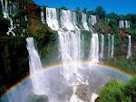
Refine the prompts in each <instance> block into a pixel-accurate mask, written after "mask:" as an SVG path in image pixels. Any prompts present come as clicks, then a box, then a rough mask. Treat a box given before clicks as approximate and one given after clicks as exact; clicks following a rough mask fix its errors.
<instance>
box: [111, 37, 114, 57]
mask: <svg viewBox="0 0 136 102" xmlns="http://www.w3.org/2000/svg"><path fill="white" fill-rule="evenodd" d="M113 57H114V35H111V58H113Z"/></svg>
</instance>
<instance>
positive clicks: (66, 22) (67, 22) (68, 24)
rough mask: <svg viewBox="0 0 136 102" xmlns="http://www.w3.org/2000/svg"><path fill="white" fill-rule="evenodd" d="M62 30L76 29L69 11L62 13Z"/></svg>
mask: <svg viewBox="0 0 136 102" xmlns="http://www.w3.org/2000/svg"><path fill="white" fill-rule="evenodd" d="M60 20H61V28H62V29H67V30H75V27H74V25H73V22H72V13H71V11H69V10H62V11H61V17H60Z"/></svg>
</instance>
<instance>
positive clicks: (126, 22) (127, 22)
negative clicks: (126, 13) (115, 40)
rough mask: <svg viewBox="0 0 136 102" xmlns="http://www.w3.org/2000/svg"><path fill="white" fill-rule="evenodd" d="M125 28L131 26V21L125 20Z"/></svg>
mask: <svg viewBox="0 0 136 102" xmlns="http://www.w3.org/2000/svg"><path fill="white" fill-rule="evenodd" d="M125 28H130V21H127V20H125Z"/></svg>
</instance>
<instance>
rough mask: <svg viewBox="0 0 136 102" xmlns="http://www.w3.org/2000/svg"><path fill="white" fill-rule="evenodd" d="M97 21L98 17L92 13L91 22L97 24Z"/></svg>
mask: <svg viewBox="0 0 136 102" xmlns="http://www.w3.org/2000/svg"><path fill="white" fill-rule="evenodd" d="M96 23H97V19H96V16H95V15H91V24H92V25H95V24H96Z"/></svg>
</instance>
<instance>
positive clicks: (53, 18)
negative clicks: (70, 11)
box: [46, 8, 59, 30]
mask: <svg viewBox="0 0 136 102" xmlns="http://www.w3.org/2000/svg"><path fill="white" fill-rule="evenodd" d="M46 23H47V24H48V26H49V27H51V29H53V30H58V29H59V23H58V19H57V11H56V9H54V8H46Z"/></svg>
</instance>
